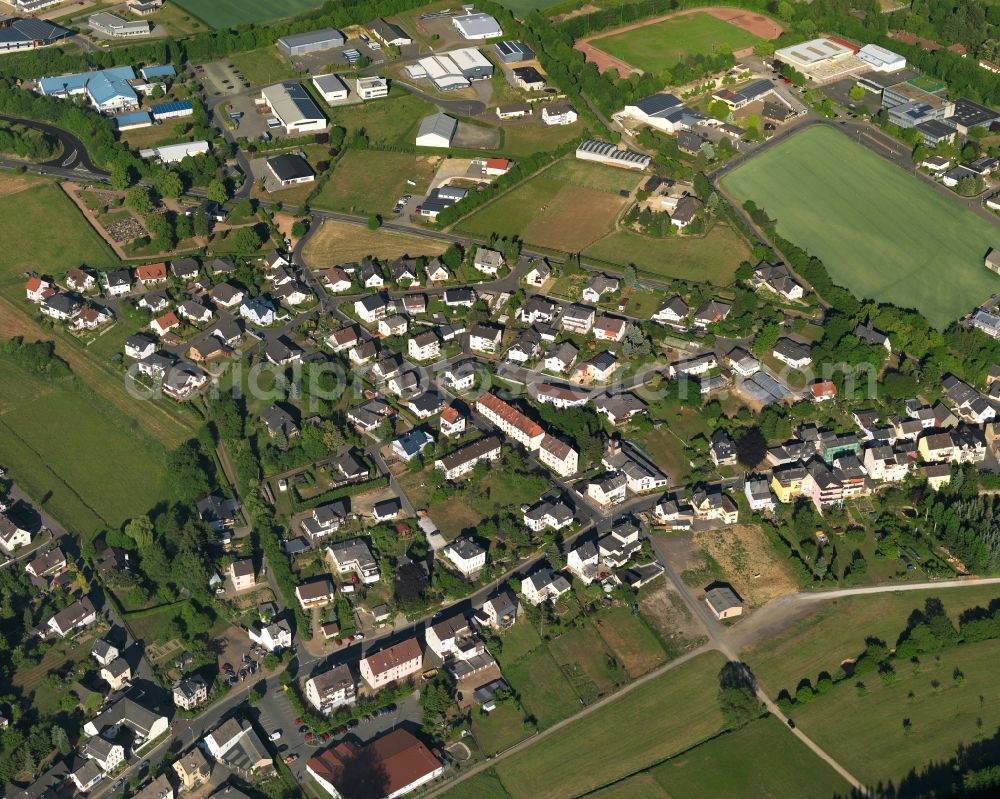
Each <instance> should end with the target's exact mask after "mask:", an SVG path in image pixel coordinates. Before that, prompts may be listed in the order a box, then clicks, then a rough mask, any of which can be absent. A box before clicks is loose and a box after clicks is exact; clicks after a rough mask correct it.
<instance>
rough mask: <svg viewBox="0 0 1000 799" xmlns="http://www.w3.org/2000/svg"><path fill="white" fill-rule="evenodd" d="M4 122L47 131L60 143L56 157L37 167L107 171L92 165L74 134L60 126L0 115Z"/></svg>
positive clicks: (100, 172)
mask: <svg viewBox="0 0 1000 799" xmlns="http://www.w3.org/2000/svg"><path fill="white" fill-rule="evenodd" d="M0 119H2V120H3V121H5V122H12V123H14V124H17V125H23V126H24V127H26V128H33V129H34V130H39V131H41V132H43V133H47V134H48V135H49V136H51V137H52V138H54V139H57V140H58V141H59V143H60V144H62V147H63V151H62V154H61V155H60V156H59V157H58V158H53V159H52V160H51V161H46V162H45V163H42V164H36V165H35V166H39V167H56V168H58V169H73V170H83V171H85V172H89V173H90V174H92V175H102V176H103V175H106V174H107V173H106V172H105V171H104V170H102V169H98V168H97V167H96V166H94V163H93V161H91V160H90V155H89V154H88V153H87V148H86V147H84V146H83V142H81V141H80V140H79V139H78V138H76V136H74V135H73V134H72V133H68V132H67V131H65V130H63V129H62V128H57V127H55V126H54V125H49V124H48V123H45V122H36V121H35V120H33V119H20V118H18V117H9V116H0Z"/></svg>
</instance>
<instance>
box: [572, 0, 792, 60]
mask: <svg viewBox="0 0 1000 799" xmlns="http://www.w3.org/2000/svg"><path fill="white" fill-rule="evenodd" d="M700 13H704V14H711V15H712V16H713V17H715V18H716V19H721V20H722V21H723V22H728V23H730V24H731V25H735V26H736V27H738V28H743V30H745V31H747V32H748V33H751V34H753V35H754V36H757V37H758V38H761V39H777V38H778V37H779V36H781V34H782V33H784V32H785V31H784V28H782V27H781V26H780V25H779V24H778V23H777V22H775V21H774V20H773V19H771V18H770V17H765V16H764V15H763V14H755V13H753V12H752V11H747V10H746V9H743V8H731V7H728V6H714V7H709V8H687V9H684V10H683V11H675V12H673V13H671V14H664V15H663V16H660V17H653V18H652V19H644V20H640V21H638V22H632V23H629V24H628V25H623V26H622V27H620V28H614V29H613V30H609V31H600V32H599V33H595V34H594V35H593V36H584V37H583V38H582V39H578V40H577V41H576V43H575V44H574V45H573V47H574V48H576V49H577V50H579V51H580V52H581V53H583V54H584V56H585V57H586V59H587V61H590V62H591V63H593V64H596V65H597V69H598V70H599V71H600V72H605V71H607V70H609V69H612V68H614V69H617V70H618V74H620V75H623V76H624V75H628V74H629V73H632V72H639V73H641V72H642V71H643V70H641V69H639V68H638V67H634V66H632V65H631V64H629V63H627V62H625V61H622V60H621V59H620V58H615V57H614V56H613V55H610V54H608V53H605V52H604V51H603V50H601V49H600V48H599V47H597V46H596V45H595V44H594V42H597V41H599V40H600V39H604V38H606V37H608V36H615V35H616V34H619V33H625V32H626V31H632V30H636V29H637V28H644V27H646V26H647V25H655V24H656V23H658V22H664V21H665V20H668V19H672V18H674V17H680V16H684V15H685V14H700ZM736 52H737V54H739V55H746V54H747V52H748V51H747V50H739V51H736Z"/></svg>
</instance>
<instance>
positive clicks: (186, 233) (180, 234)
mask: <svg viewBox="0 0 1000 799" xmlns="http://www.w3.org/2000/svg"><path fill="white" fill-rule="evenodd" d="M193 232H194V231H193V230H192V228H191V220H190V219H189V218H188V217H186V216H184V214H179V215H178V216H177V219H176V221H175V222H174V233H175V235H176V236H177V240H178V241H183V240H184V239H189V238H191V234H192V233H193Z"/></svg>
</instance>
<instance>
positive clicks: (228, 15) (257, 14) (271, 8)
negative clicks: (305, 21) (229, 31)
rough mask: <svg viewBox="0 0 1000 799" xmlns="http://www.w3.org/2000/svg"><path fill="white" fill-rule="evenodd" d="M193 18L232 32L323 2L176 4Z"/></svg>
mask: <svg viewBox="0 0 1000 799" xmlns="http://www.w3.org/2000/svg"><path fill="white" fill-rule="evenodd" d="M173 2H174V3H176V4H177V5H178V6H179V7H180V8H183V9H184V10H185V11H187V12H188V13H189V14H191V15H192V16H195V17H197V18H198V19H200V20H201V21H202V22H204V23H205V24H206V25H210V26H211V27H213V28H228V27H230V26H233V25H245V24H247V23H252V22H270V21H271V20H275V19H282V18H284V17H293V16H295V15H296V14H300V13H302V12H303V11H308V10H309V9H311V8H319V6H321V5H322V4H323V2H322V0H173Z"/></svg>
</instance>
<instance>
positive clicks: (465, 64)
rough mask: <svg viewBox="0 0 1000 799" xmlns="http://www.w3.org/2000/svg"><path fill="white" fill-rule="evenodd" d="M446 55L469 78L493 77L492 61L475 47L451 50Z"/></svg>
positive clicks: (482, 78)
mask: <svg viewBox="0 0 1000 799" xmlns="http://www.w3.org/2000/svg"><path fill="white" fill-rule="evenodd" d="M447 56H448V57H449V58H450V59H451V60H452V61H454V62H455V64H456V65H457V66H458V68H459V70H460V71H461V73H462V75H463V76H464V77H466V78H468V79H469V80H484V79H486V78H491V77H493V63H492V62H491V61H490V60H489V59H488V58H487V57H486V56H484V55H483V54H482V53H481V52H479V50H477V49H476V48H475V47H464V48H462V49H461V50H452V51H451V52H450V53H447Z"/></svg>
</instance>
